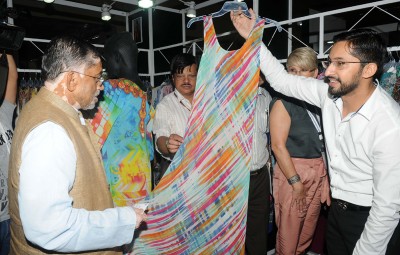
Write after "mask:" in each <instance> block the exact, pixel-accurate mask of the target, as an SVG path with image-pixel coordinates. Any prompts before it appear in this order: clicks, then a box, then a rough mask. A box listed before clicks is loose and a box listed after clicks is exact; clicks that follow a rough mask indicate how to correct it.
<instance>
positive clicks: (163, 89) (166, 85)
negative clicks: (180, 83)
mask: <svg viewBox="0 0 400 255" xmlns="http://www.w3.org/2000/svg"><path fill="white" fill-rule="evenodd" d="M173 91H174V87H173V86H172V83H171V80H170V79H166V80H165V81H164V82H163V83H161V85H160V86H158V87H155V88H153V89H152V92H151V95H152V97H151V105H152V106H153V108H154V109H156V107H157V104H158V103H159V102H161V100H162V99H163V98H164V97H165V96H166V95H168V94H169V93H171V92H173Z"/></svg>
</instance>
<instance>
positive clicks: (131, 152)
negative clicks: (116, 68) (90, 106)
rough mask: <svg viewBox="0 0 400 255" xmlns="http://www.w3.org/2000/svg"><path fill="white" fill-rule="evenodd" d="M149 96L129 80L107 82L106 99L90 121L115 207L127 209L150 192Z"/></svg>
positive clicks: (151, 153)
mask: <svg viewBox="0 0 400 255" xmlns="http://www.w3.org/2000/svg"><path fill="white" fill-rule="evenodd" d="M153 113H154V111H151V110H150V106H149V104H148V103H147V96H146V93H145V92H143V91H142V90H141V89H140V88H139V87H138V86H137V85H136V84H135V83H133V82H132V81H130V80H126V79H116V80H108V81H105V82H104V100H103V101H101V102H100V106H99V110H98V112H97V113H96V115H95V117H94V118H93V120H92V121H91V124H92V127H93V130H94V133H95V134H96V135H97V136H98V138H99V140H98V142H99V144H100V147H101V154H102V157H103V161H104V169H105V171H106V175H107V181H108V183H109V184H110V190H111V194H112V198H113V201H114V204H115V205H116V206H125V205H129V204H133V203H136V202H137V201H140V200H142V199H143V198H144V197H146V196H147V195H148V193H149V192H150V191H151V167H150V160H151V159H152V158H153V151H154V149H153V142H152V135H151V132H149V131H148V130H147V129H146V127H147V124H148V123H149V121H150V119H151V114H153Z"/></svg>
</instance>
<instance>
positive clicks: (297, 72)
mask: <svg viewBox="0 0 400 255" xmlns="http://www.w3.org/2000/svg"><path fill="white" fill-rule="evenodd" d="M314 70H315V69H313V70H303V69H300V70H297V69H296V68H289V69H288V73H290V74H295V75H302V74H304V73H307V72H313V71H314Z"/></svg>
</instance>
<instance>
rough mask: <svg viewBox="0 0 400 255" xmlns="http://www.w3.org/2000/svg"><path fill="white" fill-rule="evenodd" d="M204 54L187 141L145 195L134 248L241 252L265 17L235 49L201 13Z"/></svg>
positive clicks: (166, 251) (153, 251)
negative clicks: (229, 48)
mask: <svg viewBox="0 0 400 255" xmlns="http://www.w3.org/2000/svg"><path fill="white" fill-rule="evenodd" d="M204 25H205V29H204V37H205V46H204V54H203V56H202V59H201V64H200V69H199V74H198V78H197V85H196V92H195V97H194V102H193V111H192V113H191V116H190V118H189V121H188V128H187V130H186V133H185V136H184V143H183V144H182V146H181V147H180V149H179V150H178V152H177V153H176V155H175V157H174V160H173V161H172V163H171V165H170V167H169V168H168V170H167V171H166V173H165V175H164V176H163V178H162V179H161V181H160V183H159V184H158V186H157V187H156V189H155V190H154V191H153V193H152V194H150V196H149V197H148V198H147V200H148V202H149V203H150V204H149V207H148V209H149V212H148V221H147V229H146V230H143V231H142V232H140V233H139V237H138V238H136V239H135V240H134V243H133V252H132V254H157V255H158V254H177V255H178V254H179V255H181V254H244V239H245V229H246V212H247V199H248V189H249V178H250V177H249V170H246V169H249V167H248V166H249V163H250V150H251V144H252V134H253V132H252V129H253V116H254V108H255V95H256V91H257V85H258V79H259V62H260V60H259V54H260V43H261V39H262V34H263V25H264V21H263V20H260V21H259V22H257V24H256V27H255V28H254V29H253V31H252V34H251V36H250V37H249V38H248V39H247V41H246V42H245V44H244V45H243V46H242V47H241V48H240V49H239V50H236V51H226V50H224V49H222V48H221V46H220V45H219V43H218V40H217V37H216V33H215V30H214V25H213V22H212V18H211V17H204Z"/></svg>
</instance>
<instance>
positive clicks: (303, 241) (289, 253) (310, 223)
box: [273, 158, 329, 255]
mask: <svg viewBox="0 0 400 255" xmlns="http://www.w3.org/2000/svg"><path fill="white" fill-rule="evenodd" d="M292 161H293V164H294V166H295V168H296V171H297V173H298V174H299V175H300V178H301V182H302V183H303V185H304V188H305V190H306V204H307V210H306V211H304V212H299V211H298V210H297V209H296V208H295V207H291V202H292V190H293V189H292V186H291V185H289V183H288V182H287V179H286V177H285V176H284V174H283V173H282V170H281V169H280V168H279V165H278V164H276V165H275V169H274V177H273V189H274V191H273V194H274V200H275V204H274V206H275V217H276V218H275V219H276V225H277V227H278V232H277V235H276V254H281V255H293V254H303V253H304V252H305V250H306V249H307V248H308V247H309V246H310V244H311V241H312V237H313V234H314V231H315V227H316V225H317V221H318V217H319V213H320V210H321V198H326V197H327V196H329V185H328V182H327V175H326V169H325V167H324V163H323V160H322V158H315V159H302V158H292ZM324 200H325V199H324Z"/></svg>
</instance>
